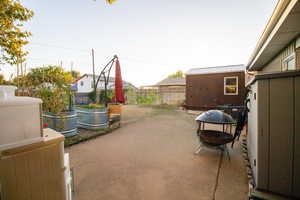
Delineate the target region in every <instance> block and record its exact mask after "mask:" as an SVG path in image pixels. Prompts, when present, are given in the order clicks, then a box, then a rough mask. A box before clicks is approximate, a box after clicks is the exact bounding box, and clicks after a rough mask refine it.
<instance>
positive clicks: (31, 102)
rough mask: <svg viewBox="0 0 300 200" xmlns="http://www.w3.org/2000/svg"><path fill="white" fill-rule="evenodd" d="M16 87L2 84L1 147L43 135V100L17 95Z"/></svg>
mask: <svg viewBox="0 0 300 200" xmlns="http://www.w3.org/2000/svg"><path fill="white" fill-rule="evenodd" d="M15 89H16V87H14V86H1V85H0V147H1V146H2V147H3V146H4V145H11V144H14V143H18V142H25V141H28V140H38V139H40V138H41V137H42V122H41V104H42V100H41V99H38V98H31V97H16V96H15V95H14V92H15Z"/></svg>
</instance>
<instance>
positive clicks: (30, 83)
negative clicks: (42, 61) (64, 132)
mask: <svg viewBox="0 0 300 200" xmlns="http://www.w3.org/2000/svg"><path fill="white" fill-rule="evenodd" d="M24 78H25V80H26V81H24V86H25V87H26V88H27V90H28V91H29V93H30V96H35V97H38V98H41V99H42V100H43V111H44V112H53V113H59V112H62V111H64V110H67V109H69V110H71V106H72V105H71V102H70V95H71V92H72V91H71V87H70V86H69V84H70V83H71V81H72V76H71V74H70V73H68V72H65V71H64V70H63V68H61V67H59V66H48V67H39V68H34V69H31V71H30V72H29V73H28V74H27V75H26V76H25V77H24ZM67 106H69V108H67Z"/></svg>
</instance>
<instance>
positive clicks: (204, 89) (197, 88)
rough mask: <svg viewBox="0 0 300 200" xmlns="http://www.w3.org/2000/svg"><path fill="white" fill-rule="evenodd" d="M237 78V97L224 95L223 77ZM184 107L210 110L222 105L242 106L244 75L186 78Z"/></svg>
mask: <svg viewBox="0 0 300 200" xmlns="http://www.w3.org/2000/svg"><path fill="white" fill-rule="evenodd" d="M233 76H237V77H238V95H224V77H233ZM186 83H187V84H186V106H187V108H188V109H210V108H214V107H216V106H219V105H224V104H234V105H241V104H243V101H244V97H245V92H246V89H245V73H244V72H232V73H218V74H202V75H187V76H186Z"/></svg>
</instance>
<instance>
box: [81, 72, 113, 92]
mask: <svg viewBox="0 0 300 200" xmlns="http://www.w3.org/2000/svg"><path fill="white" fill-rule="evenodd" d="M95 81H97V79H96V80H95ZM81 82H83V85H81ZM92 84H93V77H92V76H85V77H83V78H82V79H80V80H79V81H78V82H77V88H78V90H77V92H79V93H89V92H91V91H93V87H92ZM112 85H114V82H109V84H108V87H111V86H112ZM97 88H100V89H103V88H104V82H103V81H100V82H99V83H98V86H97Z"/></svg>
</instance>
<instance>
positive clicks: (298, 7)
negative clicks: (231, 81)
mask: <svg viewBox="0 0 300 200" xmlns="http://www.w3.org/2000/svg"><path fill="white" fill-rule="evenodd" d="M299 19H300V1H298V0H281V1H279V2H278V3H277V5H276V8H275V10H274V12H273V14H272V16H271V18H270V20H269V22H268V24H267V25H266V27H265V29H264V31H263V33H262V35H261V37H260V39H259V41H258V43H257V45H256V47H255V49H254V51H253V53H252V55H251V57H250V60H249V62H248V64H247V69H248V70H250V71H256V70H261V69H262V68H263V67H264V66H265V65H266V64H268V63H269V62H270V61H271V60H272V59H273V58H274V57H275V56H276V55H278V54H279V53H280V51H281V50H282V49H284V48H285V47H286V46H287V45H288V44H290V43H291V42H292V41H293V40H294V39H296V38H297V36H299V34H300V20H299Z"/></svg>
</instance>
